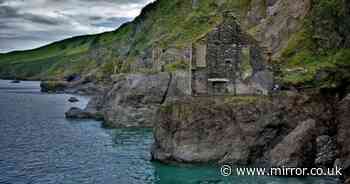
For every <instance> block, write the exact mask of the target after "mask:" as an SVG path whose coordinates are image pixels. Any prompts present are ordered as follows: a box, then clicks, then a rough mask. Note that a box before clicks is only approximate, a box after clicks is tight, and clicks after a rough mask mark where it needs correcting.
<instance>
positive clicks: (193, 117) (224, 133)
mask: <svg viewBox="0 0 350 184" xmlns="http://www.w3.org/2000/svg"><path fill="white" fill-rule="evenodd" d="M316 98H317V97H315V96H314V97H310V96H308V95H300V94H294V93H289V92H287V93H284V94H279V95H276V96H274V97H273V98H268V97H215V98H204V97H201V98H185V99H177V100H175V101H171V102H168V103H166V104H165V105H163V106H162V107H161V108H160V111H159V114H158V116H157V120H156V123H155V129H154V130H155V143H154V145H153V148H152V156H153V158H154V159H155V160H160V161H163V162H173V161H175V162H209V161H214V162H219V163H233V164H254V163H260V164H266V165H269V166H282V165H284V164H285V163H288V166H306V165H307V164H309V165H307V166H310V165H313V164H314V161H315V155H316V154H317V153H316V152H317V150H316V146H315V145H316V138H317V137H318V136H319V135H321V134H322V133H324V132H322V129H323V128H322V127H325V126H327V124H328V123H329V122H330V121H332V116H331V114H330V112H329V111H328V108H329V107H328V105H327V104H326V103H323V102H322V100H320V99H316ZM312 119H313V120H312ZM315 127H318V128H317V129H316V128H315ZM294 141H295V142H294ZM284 161H286V162H284Z"/></svg>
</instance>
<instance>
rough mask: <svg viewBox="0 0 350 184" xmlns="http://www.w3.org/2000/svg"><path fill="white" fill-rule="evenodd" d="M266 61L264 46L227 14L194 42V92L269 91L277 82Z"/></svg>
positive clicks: (192, 81) (192, 85)
mask: <svg viewBox="0 0 350 184" xmlns="http://www.w3.org/2000/svg"><path fill="white" fill-rule="evenodd" d="M266 63H267V62H266V56H265V55H264V50H263V49H262V48H260V47H259V45H258V43H257V42H256V41H254V40H253V39H251V38H250V37H249V36H247V34H245V33H244V32H243V31H242V30H241V28H240V24H239V23H238V22H237V20H236V19H235V17H234V16H232V15H231V14H226V15H225V16H224V21H223V23H222V24H221V25H219V26H217V27H216V28H214V29H213V30H212V31H211V32H210V33H208V34H207V35H206V36H204V37H203V38H201V39H200V40H198V41H197V42H196V43H195V44H193V48H192V60H191V67H190V72H191V88H192V94H193V95H195V96H198V95H243V94H247V95H253V94H265V95H266V94H268V92H269V90H270V89H271V88H272V85H273V76H272V74H271V72H269V71H268V67H267V64H266Z"/></svg>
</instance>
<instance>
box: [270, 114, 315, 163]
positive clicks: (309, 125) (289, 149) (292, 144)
mask: <svg viewBox="0 0 350 184" xmlns="http://www.w3.org/2000/svg"><path fill="white" fill-rule="evenodd" d="M315 138H316V122H315V120H313V119H310V120H307V121H304V122H301V123H300V124H299V125H298V126H297V127H296V128H295V129H294V130H293V131H292V132H291V133H289V134H288V135H287V136H286V137H284V138H283V140H282V141H281V142H280V143H278V144H277V145H276V146H275V147H274V148H273V149H272V150H271V152H270V153H269V154H268V155H269V156H268V158H270V161H271V166H273V167H289V168H293V167H303V166H311V165H313V162H314V160H313V158H314V155H313V154H314V153H315V143H314V142H315Z"/></svg>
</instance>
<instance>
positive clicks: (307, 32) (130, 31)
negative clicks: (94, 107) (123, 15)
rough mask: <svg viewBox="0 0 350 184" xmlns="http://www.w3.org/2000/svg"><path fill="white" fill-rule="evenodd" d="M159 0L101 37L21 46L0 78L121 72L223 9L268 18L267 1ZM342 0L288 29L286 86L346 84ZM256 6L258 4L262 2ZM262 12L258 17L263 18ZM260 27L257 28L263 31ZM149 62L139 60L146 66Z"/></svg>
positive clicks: (199, 31) (177, 43)
mask: <svg viewBox="0 0 350 184" xmlns="http://www.w3.org/2000/svg"><path fill="white" fill-rule="evenodd" d="M192 2H193V1H191V0H172V1H169V0H158V1H156V2H154V3H151V4H149V5H148V6H146V7H145V8H144V9H143V10H142V12H141V14H140V15H139V16H138V17H137V18H135V20H134V21H132V22H130V23H126V24H124V25H123V26H121V27H120V28H119V29H117V30H115V31H112V32H108V33H103V34H99V35H90V36H81V37H76V38H71V39H67V40H63V41H61V42H57V43H53V44H50V45H48V46H45V47H42V48H39V49H35V50H30V51H23V52H12V53H9V54H0V77H10V78H13V77H17V78H26V79H28V78H30V79H61V78H63V77H64V76H67V75H70V74H83V75H87V74H92V75H94V76H95V79H97V80H100V79H103V78H104V77H106V76H109V75H110V74H111V73H115V72H133V71H135V68H134V67H131V65H133V66H135V65H136V67H138V62H137V61H139V60H140V59H141V58H145V57H151V55H152V52H151V51H152V47H153V46H155V45H156V46H160V47H163V48H167V47H176V48H182V47H185V46H186V45H188V44H189V43H192V42H193V41H195V40H197V39H198V38H200V37H201V36H203V35H204V34H206V33H208V32H209V31H210V30H211V29H212V28H213V27H214V26H216V25H218V24H219V23H220V22H221V21H222V17H221V16H222V13H223V12H224V11H227V10H229V11H233V12H236V13H237V16H241V18H242V17H243V18H245V17H246V16H245V15H246V13H247V12H248V10H256V9H257V10H259V11H258V12H256V11H253V12H255V13H256V14H259V15H261V16H268V15H267V14H266V12H265V11H266V10H267V9H268V7H267V4H268V1H267V0H263V1H261V2H259V3H256V1H253V0H220V1H217V0H200V1H197V4H196V5H193V4H192ZM349 4H350V3H349V2H347V1H344V0H318V1H313V2H312V10H311V11H310V13H309V14H310V15H308V16H307V18H306V19H305V20H300V21H302V22H303V25H304V26H303V28H302V29H300V31H298V32H297V33H294V34H292V35H289V38H288V40H289V41H288V43H287V44H286V45H285V47H284V49H283V51H282V56H281V58H278V60H277V61H276V62H277V64H278V66H279V69H280V70H281V71H280V72H279V74H280V76H279V79H280V81H281V82H282V83H284V84H286V85H293V86H297V87H298V86H299V87H300V86H301V87H303V88H305V87H315V86H325V87H332V86H339V85H340V83H342V84H343V83H344V81H345V83H347V82H348V80H349V78H350V76H348V75H349V72H348V71H349V70H350V69H349V65H350V50H349V48H350V41H349V40H350V37H349V35H350V27H349V25H350V12H349V11H350V10H349V9H350V8H349ZM252 6H259V7H258V8H256V7H252ZM257 17H258V16H257ZM258 31H259V30H255V28H254V31H253V32H258ZM142 67H143V66H139V68H142Z"/></svg>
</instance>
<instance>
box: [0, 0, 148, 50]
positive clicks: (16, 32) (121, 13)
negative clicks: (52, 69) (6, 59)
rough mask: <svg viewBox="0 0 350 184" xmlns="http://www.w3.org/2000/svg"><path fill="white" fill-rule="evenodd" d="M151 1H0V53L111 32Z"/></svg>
mask: <svg viewBox="0 0 350 184" xmlns="http://www.w3.org/2000/svg"><path fill="white" fill-rule="evenodd" d="M152 1H153V0H0V53H4V52H9V51H13V50H25V49H32V48H36V47H39V46H42V45H45V44H48V43H51V42H53V41H58V40H62V39H65V38H69V37H72V36H77V35H85V34H95V33H101V32H105V31H111V30H114V29H116V28H117V27H119V26H120V25H121V24H122V23H124V22H126V21H130V20H132V19H133V18H134V17H135V16H137V15H138V14H139V13H140V11H141V9H142V7H144V6H145V5H146V4H148V3H150V2H152Z"/></svg>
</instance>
